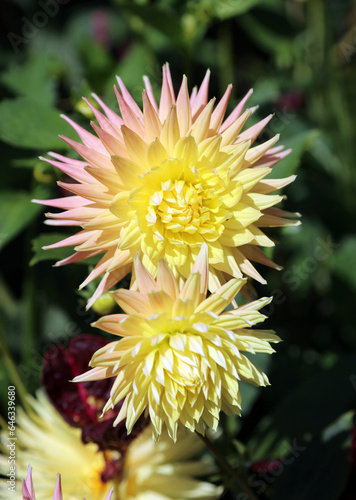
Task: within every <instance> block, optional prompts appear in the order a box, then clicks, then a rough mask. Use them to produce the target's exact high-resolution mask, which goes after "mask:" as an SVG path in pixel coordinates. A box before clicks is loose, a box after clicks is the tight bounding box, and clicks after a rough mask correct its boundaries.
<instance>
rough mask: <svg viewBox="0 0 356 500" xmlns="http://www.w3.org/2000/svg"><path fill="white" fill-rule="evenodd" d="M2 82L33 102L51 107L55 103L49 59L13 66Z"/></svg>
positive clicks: (39, 58) (42, 58) (32, 60)
mask: <svg viewBox="0 0 356 500" xmlns="http://www.w3.org/2000/svg"><path fill="white" fill-rule="evenodd" d="M0 81H1V83H3V84H4V85H6V86H7V87H8V88H9V89H10V90H12V91H13V92H15V93H16V94H19V95H21V96H24V97H28V98H30V99H31V100H35V101H38V102H40V103H42V104H46V105H49V106H52V105H53V104H54V102H55V98H56V92H55V85H54V81H53V80H51V78H50V77H49V71H48V59H47V58H45V57H41V56H40V57H37V58H34V59H31V60H30V61H28V62H27V63H26V64H24V65H18V64H13V65H11V66H10V67H9V68H8V69H7V71H6V72H5V73H3V74H2V76H1V78H0Z"/></svg>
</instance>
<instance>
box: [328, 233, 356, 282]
mask: <svg viewBox="0 0 356 500" xmlns="http://www.w3.org/2000/svg"><path fill="white" fill-rule="evenodd" d="M330 267H331V269H332V270H333V271H334V272H335V274H337V275H338V276H339V277H340V278H341V279H343V280H344V281H346V282H347V283H348V284H349V285H350V286H351V287H352V288H354V289H356V236H348V237H347V238H345V239H344V240H343V241H342V242H341V245H340V246H339V248H337V249H336V251H335V252H334V254H333V256H332V258H331V262H330Z"/></svg>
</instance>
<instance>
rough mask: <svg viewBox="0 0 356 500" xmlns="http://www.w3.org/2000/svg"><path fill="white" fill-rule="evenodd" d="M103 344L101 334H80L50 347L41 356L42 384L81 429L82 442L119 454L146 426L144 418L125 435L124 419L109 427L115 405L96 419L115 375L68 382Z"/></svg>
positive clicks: (68, 420)
mask: <svg viewBox="0 0 356 500" xmlns="http://www.w3.org/2000/svg"><path fill="white" fill-rule="evenodd" d="M106 344H107V341H106V340H105V339H103V338H102V337H99V336H97V335H85V334H83V335H78V336H77V337H75V338H73V339H72V340H71V341H70V343H69V345H68V347H67V348H64V347H63V346H58V345H54V346H52V347H51V348H50V349H48V351H47V352H46V354H45V356H44V361H43V367H42V385H43V387H44V389H45V390H46V393H47V396H48V398H49V399H50V401H51V403H52V404H53V406H54V407H55V408H56V410H57V411H58V412H59V413H60V414H61V415H62V417H63V418H64V420H65V421H66V422H67V423H68V424H69V425H71V426H73V427H79V428H81V429H82V441H83V443H89V442H94V443H96V444H98V446H99V449H101V450H108V449H111V450H119V451H120V452H121V453H123V452H125V451H126V449H127V446H128V445H129V444H130V442H131V441H132V440H133V439H134V438H135V437H136V436H137V435H138V434H139V433H140V432H141V430H142V429H143V428H144V427H146V425H147V420H146V419H141V420H140V421H139V422H137V425H136V426H135V428H134V429H133V431H132V433H131V434H130V435H129V436H128V435H127V432H126V427H125V422H121V424H119V425H118V426H117V427H113V422H114V420H115V418H116V416H117V411H118V409H119V408H116V409H115V411H111V410H110V411H108V412H107V413H105V415H104V416H103V417H102V418H100V415H101V413H102V409H103V407H104V405H105V402H106V401H107V400H108V398H109V395H110V389H111V386H112V384H113V381H114V380H115V377H114V378H110V379H106V380H98V381H93V382H79V383H73V382H71V380H73V378H74V377H76V376H77V375H79V374H81V373H83V372H85V371H87V369H88V365H89V361H90V359H91V357H92V355H93V354H94V352H96V351H97V350H98V349H100V348H101V347H104V346H105V345H106ZM119 405H120V403H119ZM119 405H118V406H119Z"/></svg>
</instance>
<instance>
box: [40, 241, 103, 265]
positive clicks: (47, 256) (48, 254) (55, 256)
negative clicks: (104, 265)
mask: <svg viewBox="0 0 356 500" xmlns="http://www.w3.org/2000/svg"><path fill="white" fill-rule="evenodd" d="M68 236H69V234H68V233H43V234H40V235H39V236H37V238H35V239H34V240H33V241H32V250H33V252H34V255H33V257H32V259H31V262H30V265H31V266H34V265H35V264H38V262H43V261H45V260H56V261H57V260H62V259H65V258H66V257H69V256H70V255H71V254H72V253H73V252H74V250H73V247H69V248H68V247H64V248H52V249H49V250H44V249H43V247H44V246H47V245H52V244H53V243H57V242H58V241H61V240H64V239H65V238H68ZM97 261H98V258H95V257H93V258H91V259H86V260H84V261H83V260H81V261H79V262H78V264H85V265H90V264H96V263H97Z"/></svg>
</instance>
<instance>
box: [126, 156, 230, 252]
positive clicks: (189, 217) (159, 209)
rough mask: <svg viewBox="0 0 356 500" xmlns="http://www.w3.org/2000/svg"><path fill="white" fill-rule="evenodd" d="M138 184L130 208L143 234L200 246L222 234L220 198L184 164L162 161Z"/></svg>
mask: <svg viewBox="0 0 356 500" xmlns="http://www.w3.org/2000/svg"><path fill="white" fill-rule="evenodd" d="M141 183H142V187H140V188H138V190H135V191H133V192H132V193H131V197H130V200H129V205H130V206H132V207H133V208H135V209H136V218H137V222H138V224H139V227H140V229H141V231H142V233H146V232H150V231H152V232H153V234H154V236H155V237H156V239H157V240H158V241H164V240H165V239H166V238H167V239H168V240H169V241H170V242H172V243H175V244H181V245H183V244H184V245H186V244H188V245H200V244H201V243H202V241H203V240H205V239H209V241H215V240H217V239H218V238H219V236H220V235H221V233H222V232H223V230H224V227H223V224H222V222H223V221H224V220H226V213H225V210H223V212H224V214H222V213H221V212H222V207H221V204H222V203H221V199H220V197H219V196H218V195H217V193H216V192H215V191H214V189H213V188H212V187H211V186H208V185H207V184H206V183H205V182H204V180H203V179H201V178H200V176H199V172H198V171H197V170H196V169H195V167H194V166H191V165H189V166H187V165H185V162H184V160H179V159H170V160H164V161H162V162H161V164H160V165H159V166H158V167H154V168H152V170H151V171H150V172H148V173H147V174H145V175H143V176H142V177H141ZM191 235H192V236H193V238H192V237H191Z"/></svg>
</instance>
